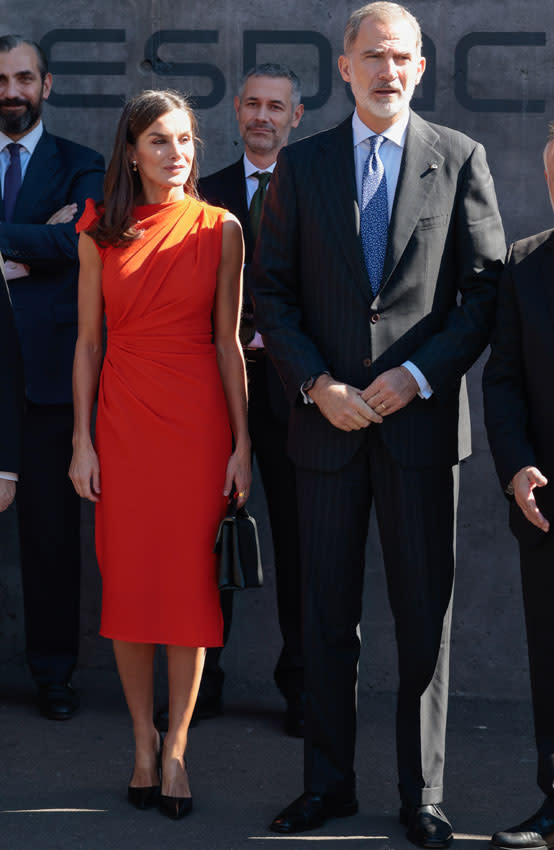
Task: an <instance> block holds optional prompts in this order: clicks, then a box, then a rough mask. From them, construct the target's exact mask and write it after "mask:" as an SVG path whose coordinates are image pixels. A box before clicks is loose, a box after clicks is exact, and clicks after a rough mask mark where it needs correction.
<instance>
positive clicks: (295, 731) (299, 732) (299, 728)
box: [285, 694, 306, 738]
mask: <svg viewBox="0 0 554 850" xmlns="http://www.w3.org/2000/svg"><path fill="white" fill-rule="evenodd" d="M305 705H306V698H305V697H304V694H299V695H298V696H296V697H291V698H290V699H288V700H287V710H286V712H285V732H286V733H287V735H290V736H291V737H292V738H303V737H304V716H305Z"/></svg>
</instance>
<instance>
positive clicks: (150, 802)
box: [127, 735, 163, 810]
mask: <svg viewBox="0 0 554 850" xmlns="http://www.w3.org/2000/svg"><path fill="white" fill-rule="evenodd" d="M162 745H163V740H162V737H161V735H160V748H159V750H158V758H157V767H158V776H160V771H161V766H162ZM161 788H162V786H161V778H160V784H158V785H146V786H144V787H142V788H137V787H135V786H134V785H128V786H127V799H128V801H129V802H130V804H131V805H132V806H134V807H135V809H140V810H144V809H151V808H152V807H153V806H155V805H156V804H157V803H158V800H159V799H160V791H161Z"/></svg>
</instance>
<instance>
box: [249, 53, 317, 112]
mask: <svg viewBox="0 0 554 850" xmlns="http://www.w3.org/2000/svg"><path fill="white" fill-rule="evenodd" d="M250 77H273V78H274V79H284V80H288V81H289V82H290V84H291V89H292V96H291V100H292V108H293V109H296V107H297V106H298V104H299V103H300V100H301V98H302V92H301V91H300V80H299V79H298V77H297V76H296V74H295V73H294V71H293V70H292V69H291V68H289V67H288V65H279V64H278V63H277V62H265V63H264V64H262V65H255V66H254V67H253V68H250V70H249V71H247V72H246V74H245V75H244V77H243V78H242V80H241V83H240V86H239V99H240V100H242V96H243V94H244V88H245V86H246V82H247V80H249V79H250Z"/></svg>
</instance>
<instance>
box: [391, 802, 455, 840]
mask: <svg viewBox="0 0 554 850" xmlns="http://www.w3.org/2000/svg"><path fill="white" fill-rule="evenodd" d="M400 823H402V824H404V826H407V827H408V829H407V830H406V837H407V838H408V840H409V841H411V842H412V844H417V846H418V847H428V848H430V850H433V848H438V847H448V845H449V844H450V842H451V841H452V826H451V824H450V821H449V820H448V818H447V817H446V815H445V814H444V812H443V810H442V809H441V807H440V806H437V805H435V804H431V805H429V806H402V807H401V809H400Z"/></svg>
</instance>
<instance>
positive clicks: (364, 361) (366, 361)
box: [362, 357, 371, 369]
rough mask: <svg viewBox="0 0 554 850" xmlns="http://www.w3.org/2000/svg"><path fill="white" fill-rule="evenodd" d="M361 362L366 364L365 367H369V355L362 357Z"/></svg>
mask: <svg viewBox="0 0 554 850" xmlns="http://www.w3.org/2000/svg"><path fill="white" fill-rule="evenodd" d="M362 363H363V364H364V366H367V368H368V369H369V367H370V366H371V357H364V359H363V360H362Z"/></svg>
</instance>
